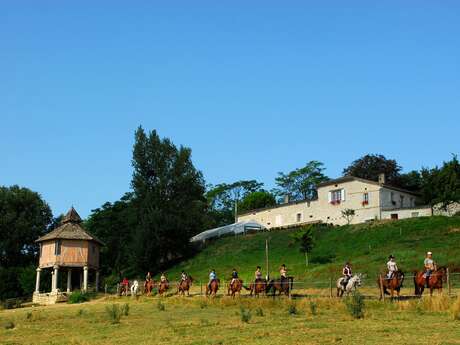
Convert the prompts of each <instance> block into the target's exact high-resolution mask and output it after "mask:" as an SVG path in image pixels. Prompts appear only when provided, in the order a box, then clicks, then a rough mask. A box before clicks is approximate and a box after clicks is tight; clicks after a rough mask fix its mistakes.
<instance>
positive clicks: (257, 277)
mask: <svg viewBox="0 0 460 345" xmlns="http://www.w3.org/2000/svg"><path fill="white" fill-rule="evenodd" d="M254 277H255V280H254V283H257V282H258V281H259V280H262V268H260V266H257V268H256V271H255V272H254Z"/></svg>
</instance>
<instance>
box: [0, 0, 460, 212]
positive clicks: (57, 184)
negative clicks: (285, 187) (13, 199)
mask: <svg viewBox="0 0 460 345" xmlns="http://www.w3.org/2000/svg"><path fill="white" fill-rule="evenodd" d="M94 3H97V4H96V5H95V4H94ZM128 3H129V5H128ZM459 110H460V5H459V3H458V2H455V1H442V2H441V1H437V2H434V1H385V2H382V1H380V2H372V1H361V2H354V1H346V2H344V1H336V2H335V1H329V2H326V1H317V2H313V1H311V2H310V1H282V2H281V1H231V2H230V1H228V2H223V1H208V2H204V1H203V2H202V1H193V2H192V1H183V2H179V1H163V2H160V1H130V2H127V1H125V2H116V1H110V2H108V1H107V2H103V1H95V2H93V1H91V2H89V1H88V2H83V1H78V2H70V1H66V2H63V1H54V2H52V1H29V2H28V1H2V2H1V3H0V157H1V161H0V185H12V184H19V185H22V186H26V187H29V188H31V189H33V190H35V191H38V192H39V193H41V195H42V196H43V197H44V198H45V199H46V200H47V201H48V203H49V204H50V205H51V207H52V209H53V212H54V213H55V214H59V213H62V212H65V211H66V210H67V209H68V208H69V207H70V206H71V205H74V206H75V207H76V208H77V210H78V211H79V212H80V213H81V214H82V216H87V215H88V214H89V213H90V210H91V209H94V208H96V207H99V206H100V205H101V204H103V203H104V202H105V201H114V200H117V199H118V198H119V197H120V196H121V195H122V194H123V193H124V192H126V191H128V190H129V188H130V179H131V174H132V169H131V150H132V144H133V137H134V130H135V129H136V127H137V126H139V125H142V126H143V127H144V128H146V129H157V130H158V132H159V134H160V135H161V136H167V137H170V138H171V139H172V140H173V141H174V142H175V143H176V144H183V145H186V146H189V147H191V148H192V150H193V159H194V162H195V165H196V166H197V167H198V168H199V169H200V170H202V171H203V174H204V176H205V178H206V181H207V183H213V184H216V183H220V182H231V181H234V180H238V179H258V180H260V181H262V182H265V184H266V186H267V187H268V188H271V187H273V180H274V178H275V176H276V174H277V172H278V171H289V170H292V169H294V168H296V167H300V166H302V165H303V164H305V163H306V162H307V161H309V160H313V159H315V160H320V161H322V162H324V163H325V165H326V167H327V171H326V173H327V174H328V175H329V176H331V177H336V176H339V175H340V174H341V171H342V169H343V168H344V167H345V166H346V165H347V164H349V163H350V162H351V161H352V160H354V159H356V158H358V157H360V156H361V155H363V154H366V153H382V154H384V155H386V156H387V157H389V158H395V159H397V161H398V162H399V163H400V164H401V165H402V166H403V167H404V170H405V171H408V170H411V169H418V168H420V167H421V166H433V165H435V164H440V163H442V161H443V160H447V159H449V158H450V157H451V153H459V152H460V141H459V131H460V124H459V123H460V121H459V118H460V117H459Z"/></svg>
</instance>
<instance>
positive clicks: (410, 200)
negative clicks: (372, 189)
mask: <svg viewBox="0 0 460 345" xmlns="http://www.w3.org/2000/svg"><path fill="white" fill-rule="evenodd" d="M380 198H381V205H382V208H383V209H389V208H409V207H415V202H416V197H415V196H414V195H412V194H409V193H404V192H400V191H396V190H392V189H388V188H385V187H383V188H382V191H381V193H380Z"/></svg>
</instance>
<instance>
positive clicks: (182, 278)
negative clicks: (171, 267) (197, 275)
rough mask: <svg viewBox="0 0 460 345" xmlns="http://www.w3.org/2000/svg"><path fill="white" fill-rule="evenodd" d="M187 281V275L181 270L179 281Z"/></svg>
mask: <svg viewBox="0 0 460 345" xmlns="http://www.w3.org/2000/svg"><path fill="white" fill-rule="evenodd" d="M187 279H188V275H187V273H185V271H184V270H183V271H182V272H181V274H180V280H181V281H186V280H187Z"/></svg>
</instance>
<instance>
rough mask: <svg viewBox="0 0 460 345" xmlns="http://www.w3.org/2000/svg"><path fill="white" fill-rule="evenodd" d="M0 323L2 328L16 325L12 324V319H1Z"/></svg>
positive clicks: (10, 327) (11, 327)
mask: <svg viewBox="0 0 460 345" xmlns="http://www.w3.org/2000/svg"><path fill="white" fill-rule="evenodd" d="M0 325H1V327H2V328H4V329H13V328H14V327H16V325H15V324H14V322H13V321H10V320H7V321H3V322H2V323H1V324H0Z"/></svg>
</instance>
